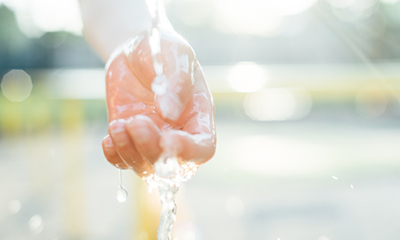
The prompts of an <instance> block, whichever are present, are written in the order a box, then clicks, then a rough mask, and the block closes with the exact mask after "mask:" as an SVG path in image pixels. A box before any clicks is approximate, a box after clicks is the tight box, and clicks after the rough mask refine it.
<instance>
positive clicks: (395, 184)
mask: <svg viewBox="0 0 400 240" xmlns="http://www.w3.org/2000/svg"><path fill="white" fill-rule="evenodd" d="M165 3H166V10H167V14H168V16H169V18H170V20H171V22H172V24H173V26H174V27H175V29H176V31H177V32H178V33H181V34H182V35H183V36H184V37H185V38H186V39H188V41H189V42H190V43H191V45H192V46H193V48H194V49H195V51H196V54H197V57H198V59H199V61H200V62H201V63H202V64H203V66H204V71H205V74H206V77H207V79H208V82H209V85H210V88H211V91H212V93H213V96H214V101H215V106H216V124H217V129H218V146H217V153H216V155H215V157H214V158H213V160H211V161H210V162H209V163H207V164H205V165H203V166H202V167H201V168H200V169H199V171H198V173H197V174H196V176H195V177H194V178H193V179H192V180H190V181H189V182H187V183H184V184H183V185H182V187H181V191H180V192H179V194H178V220H177V223H176V224H175V226H174V235H173V236H174V240H202V239H203V240H213V239H215V240H217V239H218V240H220V239H231V240H242V239H268V240H277V239H278V240H299V239H310V240H347V239H349V240H350V239H363V240H376V239H385V240H395V239H396V240H397V239H399V238H400V206H399V204H398V203H399V202H400V123H399V118H400V92H399V90H400V89H399V87H400V61H399V60H400V41H399V40H400V31H399V30H400V1H398V0H246V1H244V0H168V1H166V2H165ZM82 28H83V24H82V21H81V19H80V11H79V4H78V2H77V1H76V0H57V1H52V0H0V79H2V82H1V90H2V94H0V239H4V240H20V239H21V240H22V239H50V240H64V239H65V240H73V239H96V240H102V239H104V240H106V239H137V240H146V239H149V240H154V239H155V234H156V228H157V224H158V219H159V202H158V199H157V193H151V194H150V193H149V192H148V191H147V186H146V185H145V184H144V183H143V182H142V181H141V179H139V178H138V177H136V176H135V175H134V173H133V172H124V184H125V185H126V187H127V188H128V191H129V200H128V201H127V202H125V203H119V202H118V201H117V200H116V198H115V192H116V190H117V187H118V180H119V179H118V171H117V169H115V168H113V167H112V166H111V165H110V164H108V163H107V161H106V160H105V158H104V157H103V153H102V150H101V141H102V138H103V137H104V136H105V135H106V134H107V114H106V108H105V100H104V96H105V94H104V91H105V87H104V70H103V67H104V63H103V62H102V61H101V60H100V59H99V57H98V56H97V55H96V54H95V53H94V52H93V51H92V50H91V49H90V47H89V46H88V44H87V43H86V42H85V40H84V38H83V36H82V33H81V32H82Z"/></svg>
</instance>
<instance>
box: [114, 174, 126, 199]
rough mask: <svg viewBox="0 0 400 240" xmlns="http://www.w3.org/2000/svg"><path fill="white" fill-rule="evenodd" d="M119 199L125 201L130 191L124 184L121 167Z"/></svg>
mask: <svg viewBox="0 0 400 240" xmlns="http://www.w3.org/2000/svg"><path fill="white" fill-rule="evenodd" d="M116 197H117V200H118V202H125V201H126V200H127V199H128V191H127V190H126V188H125V187H124V186H123V185H122V170H121V169H119V186H118V190H117V195H116Z"/></svg>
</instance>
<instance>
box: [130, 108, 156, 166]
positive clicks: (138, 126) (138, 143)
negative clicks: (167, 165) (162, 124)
mask: <svg viewBox="0 0 400 240" xmlns="http://www.w3.org/2000/svg"><path fill="white" fill-rule="evenodd" d="M127 130H128V132H129V134H130V136H131V138H132V139H133V142H134V144H135V147H136V149H137V150H138V152H139V154H140V155H141V156H142V157H143V158H145V159H146V160H148V161H149V162H150V163H154V162H156V161H157V159H158V158H159V156H160V154H161V147H160V145H159V142H160V137H161V136H160V134H161V133H160V130H159V128H158V127H157V125H156V124H155V123H154V122H153V121H152V120H151V119H150V118H149V117H147V116H144V115H137V116H135V117H132V118H130V119H129V120H128V123H127Z"/></svg>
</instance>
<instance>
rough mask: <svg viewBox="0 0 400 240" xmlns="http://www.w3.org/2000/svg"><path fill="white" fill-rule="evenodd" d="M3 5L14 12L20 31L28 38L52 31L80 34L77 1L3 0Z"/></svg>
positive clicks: (80, 22)
mask: <svg viewBox="0 0 400 240" xmlns="http://www.w3.org/2000/svg"><path fill="white" fill-rule="evenodd" d="M3 3H5V4H6V5H7V6H8V7H10V8H11V9H12V10H13V11H14V12H15V15H16V17H17V21H18V25H19V27H20V29H21V31H22V32H23V33H24V34H25V35H27V36H28V37H40V36H41V35H42V34H43V33H45V32H54V31H67V32H71V33H74V34H77V35H79V34H81V31H82V28H83V23H82V20H81V17H80V10H79V5H78V1H77V0H57V1H53V0H3Z"/></svg>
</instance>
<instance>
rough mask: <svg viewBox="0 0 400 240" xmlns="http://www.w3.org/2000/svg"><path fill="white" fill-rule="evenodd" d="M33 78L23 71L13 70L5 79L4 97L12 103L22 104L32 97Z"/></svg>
mask: <svg viewBox="0 0 400 240" xmlns="http://www.w3.org/2000/svg"><path fill="white" fill-rule="evenodd" d="M32 87H33V85H32V80H31V77H30V76H29V75H28V74H27V73H26V72H25V71H23V70H11V71H9V72H8V73H7V74H6V75H4V77H3V81H2V82H1V89H2V91H3V95H4V96H5V97H6V98H8V100H10V101H12V102H22V101H23V100H25V99H26V98H27V97H29V96H30V95H31V91H32Z"/></svg>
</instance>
